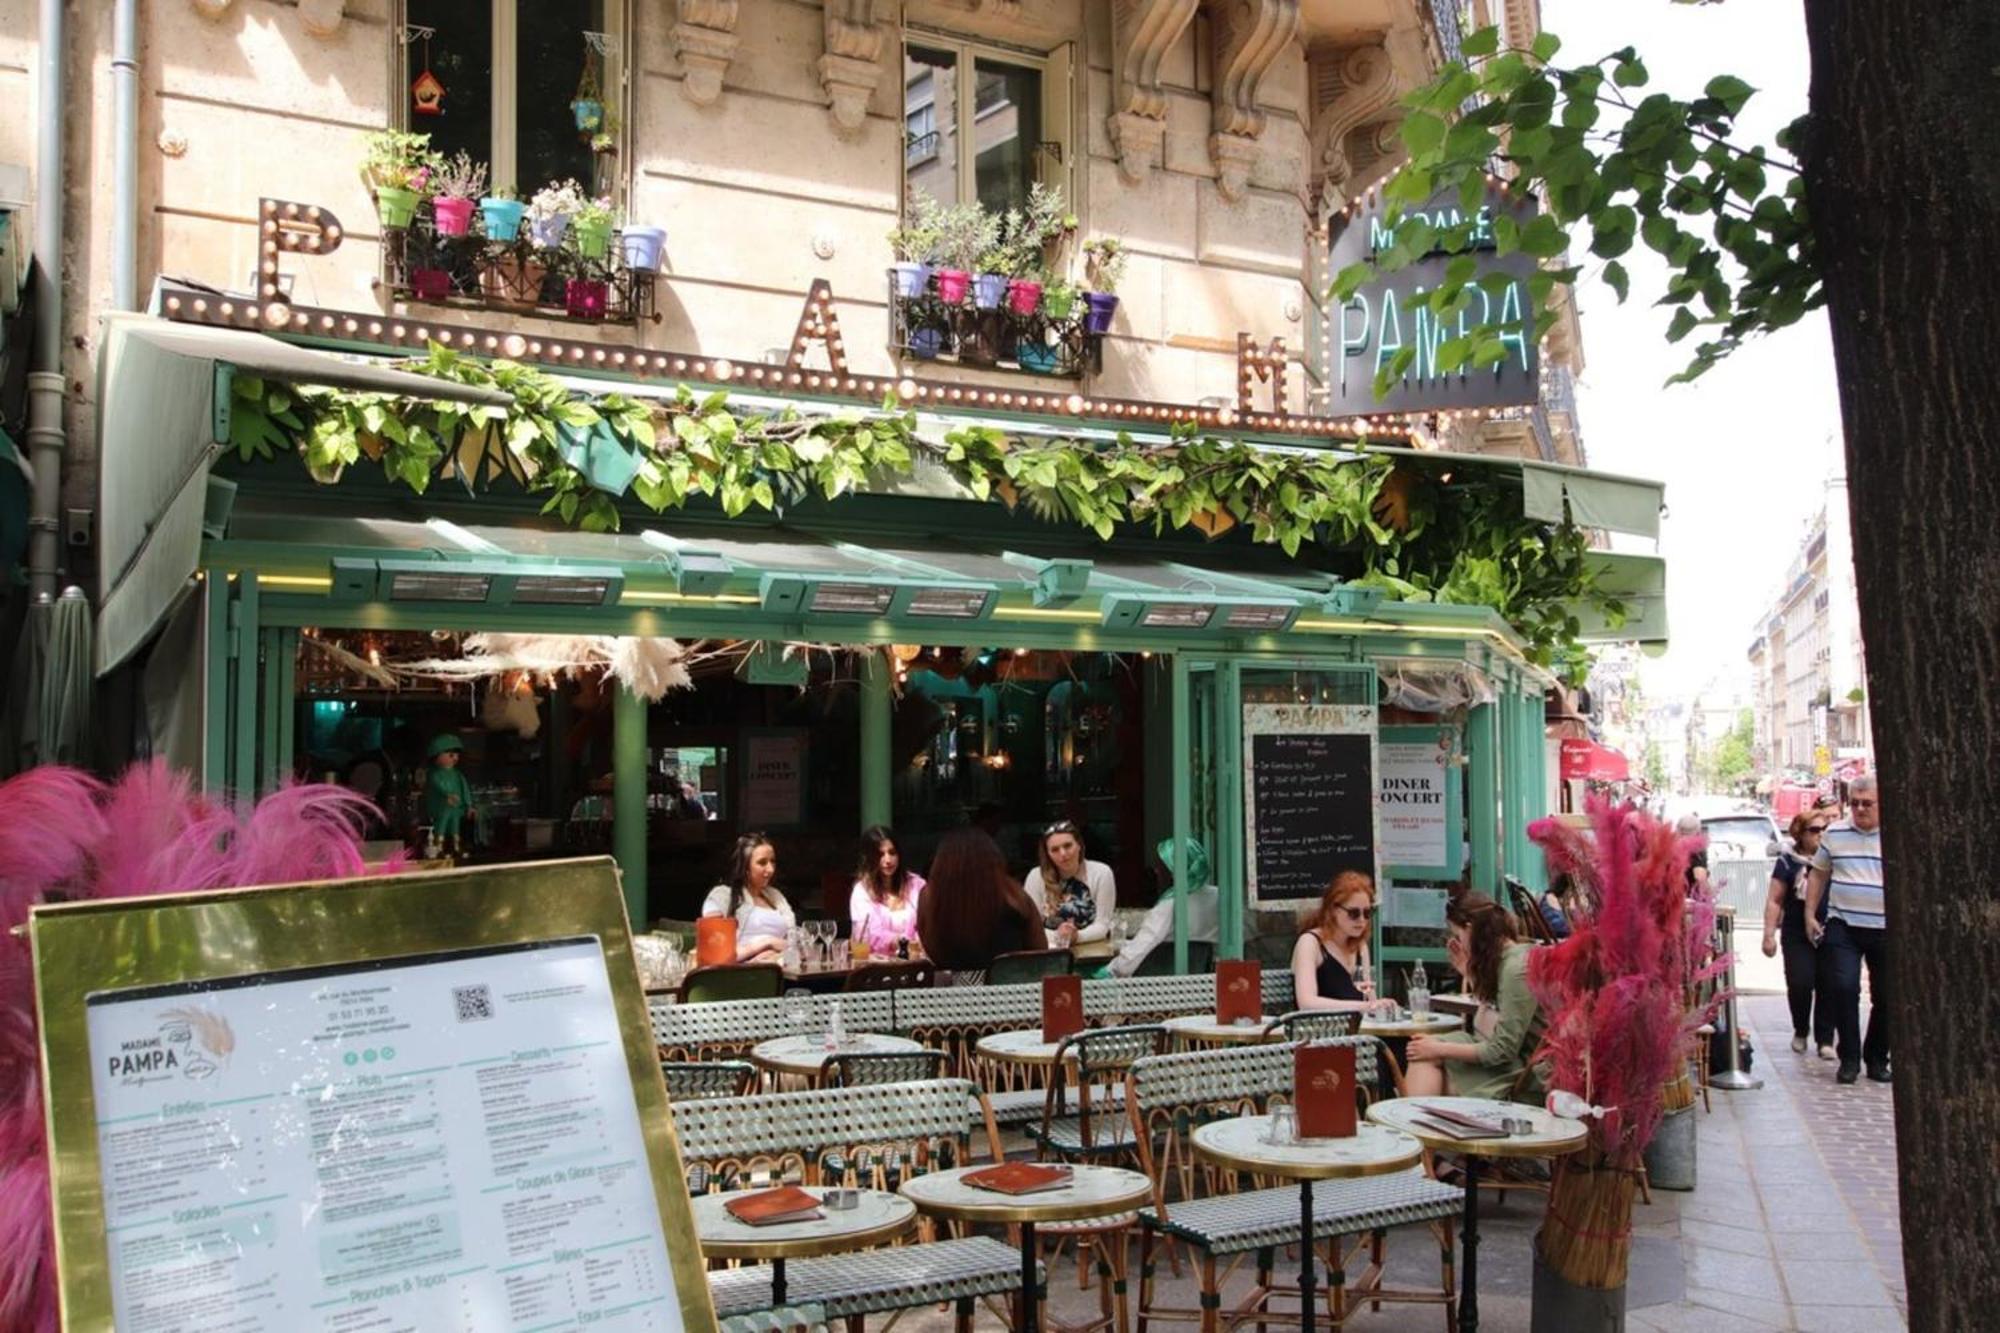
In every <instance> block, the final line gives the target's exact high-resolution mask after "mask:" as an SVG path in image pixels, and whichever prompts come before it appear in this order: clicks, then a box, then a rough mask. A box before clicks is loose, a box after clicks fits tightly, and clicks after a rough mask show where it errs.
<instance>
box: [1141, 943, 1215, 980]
mask: <svg viewBox="0 0 2000 1333" xmlns="http://www.w3.org/2000/svg"><path fill="white" fill-rule="evenodd" d="M1214 970H1215V946H1214V945H1213V944H1210V943H1209V942H1208V941H1207V940H1189V941H1188V975H1190V976H1193V975H1196V974H1198V973H1202V972H1212V971H1214ZM1132 975H1133V976H1135V977H1171V976H1177V975H1179V970H1178V969H1177V968H1175V967H1174V942H1173V941H1172V940H1161V941H1160V942H1159V943H1158V944H1156V945H1154V946H1153V951H1152V952H1151V953H1149V954H1147V955H1146V956H1145V957H1144V958H1142V959H1140V960H1139V966H1138V967H1136V968H1134V969H1132Z"/></svg>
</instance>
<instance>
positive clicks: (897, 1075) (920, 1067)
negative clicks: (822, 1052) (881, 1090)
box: [821, 1051, 949, 1088]
mask: <svg viewBox="0 0 2000 1333" xmlns="http://www.w3.org/2000/svg"><path fill="white" fill-rule="evenodd" d="M948 1059H949V1057H948V1056H946V1055H945V1053H944V1052H943V1051H855V1052H849V1053H848V1054H846V1055H836V1056H834V1057H832V1058H831V1059H829V1060H828V1061H827V1062H826V1073H825V1074H824V1075H823V1076H822V1079H821V1081H822V1083H823V1084H824V1086H826V1087H829V1088H865V1087H869V1086H871V1085H873V1084H877V1083H915V1082H918V1081H920V1080H924V1079H940V1078H943V1077H944V1076H945V1064H946V1063H947V1061H948Z"/></svg>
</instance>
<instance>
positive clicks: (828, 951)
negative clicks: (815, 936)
mask: <svg viewBox="0 0 2000 1333" xmlns="http://www.w3.org/2000/svg"><path fill="white" fill-rule="evenodd" d="M816 929H817V930H818V931H819V956H820V959H821V961H823V962H824V963H826V964H827V966H829V967H831V966H832V965H833V938H834V936H836V935H838V934H840V923H839V922H838V921H828V920H824V919H822V920H821V921H820V922H819V923H818V925H817V926H816Z"/></svg>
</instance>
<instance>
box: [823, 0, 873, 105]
mask: <svg viewBox="0 0 2000 1333" xmlns="http://www.w3.org/2000/svg"><path fill="white" fill-rule="evenodd" d="M881 78H882V29H881V28H880V27H878V26H877V25H876V22H875V0H826V54H825V55H823V56H821V57H820V58H819V82H820V86H821V87H822V88H824V89H826V97H827V106H828V109H829V110H830V111H832V113H833V123H834V124H835V125H836V126H837V127H838V128H840V129H841V130H843V131H846V132H849V133H851V132H853V131H855V130H858V129H860V128H861V126H862V123H863V122H865V121H866V120H867V119H868V99H869V98H871V97H873V96H874V95H875V85H876V84H877V83H878V82H880V80H881Z"/></svg>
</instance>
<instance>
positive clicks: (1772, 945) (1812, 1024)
mask: <svg viewBox="0 0 2000 1333" xmlns="http://www.w3.org/2000/svg"><path fill="white" fill-rule="evenodd" d="M1828 823H1829V820H1828V818H1827V816H1826V815H1825V814H1824V813H1821V812H1819V811H1812V812H1810V813H1808V812H1806V811H1801V812H1799V813H1798V814H1796V815H1793V816H1792V822H1791V825H1790V827H1789V828H1787V829H1786V836H1787V837H1788V838H1790V839H1791V844H1792V845H1791V846H1790V847H1789V848H1786V849H1784V850H1782V851H1780V852H1779V853H1778V860H1777V863H1776V864H1775V865H1773V866H1772V867H1771V892H1770V896H1769V897H1768V898H1767V899H1766V900H1765V902H1764V956H1765V957H1766V958H1775V957H1777V955H1778V949H1779V945H1780V941H1781V940H1782V943H1783V947H1784V950H1785V998H1786V999H1787V1000H1789V1001H1790V1002H1791V1007H1792V1049H1793V1050H1795V1051H1804V1050H1805V1048H1806V1038H1807V1036H1808V1035H1810V1036H1811V1037H1812V1039H1813V1044H1814V1045H1815V1046H1816V1047H1818V1050H1819V1058H1820V1059H1822V1060H1831V1059H1832V1058H1833V1005H1832V1004H1831V1003H1829V1002H1828V1000H1827V998H1826V996H1824V995H1820V994H1819V954H1818V952H1817V951H1816V950H1815V949H1814V948H1813V943H1812V941H1811V940H1810V939H1808V938H1807V937H1806V887H1807V884H1808V882H1809V880H1810V879H1811V877H1812V863H1813V858H1814V857H1815V856H1817V855H1818V854H1819V842H1820V838H1821V836H1822V835H1823V834H1825V832H1826V830H1827V826H1828ZM1819 919H1820V921H1821V922H1824V921H1825V920H1826V905H1825V904H1824V903H1822V904H1821V905H1820V918H1819ZM1815 995H1818V996H1819V1006H1818V1012H1817V1013H1815V1012H1814V1007H1813V998H1814V996H1815Z"/></svg>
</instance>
